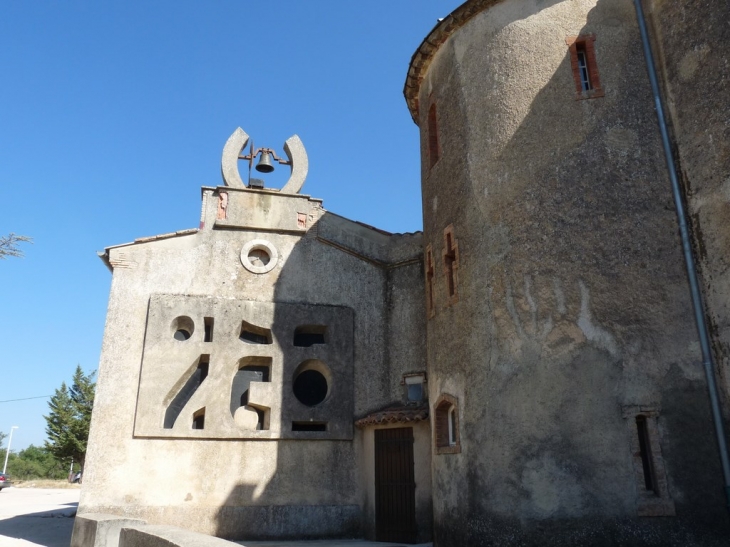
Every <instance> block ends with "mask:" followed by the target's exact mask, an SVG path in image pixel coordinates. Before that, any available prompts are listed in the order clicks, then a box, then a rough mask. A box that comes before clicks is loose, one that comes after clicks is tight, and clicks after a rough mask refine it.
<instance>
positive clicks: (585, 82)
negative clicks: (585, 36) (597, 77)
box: [576, 43, 593, 91]
mask: <svg viewBox="0 0 730 547" xmlns="http://www.w3.org/2000/svg"><path fill="white" fill-rule="evenodd" d="M576 54H577V55H578V73H579V75H580V85H581V89H582V90H583V91H589V90H591V89H593V88H592V87H591V78H590V76H589V74H588V57H587V54H586V48H585V43H581V44H576Z"/></svg>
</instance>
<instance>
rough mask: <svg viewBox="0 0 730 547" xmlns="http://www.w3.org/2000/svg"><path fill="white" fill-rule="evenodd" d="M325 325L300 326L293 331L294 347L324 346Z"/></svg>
mask: <svg viewBox="0 0 730 547" xmlns="http://www.w3.org/2000/svg"><path fill="white" fill-rule="evenodd" d="M326 332H327V327H326V326H325V325H301V326H299V327H297V328H296V329H295V330H294V345H295V346H297V347H300V348H309V347H311V346H313V345H315V344H326V343H327V342H326V340H325V333H326Z"/></svg>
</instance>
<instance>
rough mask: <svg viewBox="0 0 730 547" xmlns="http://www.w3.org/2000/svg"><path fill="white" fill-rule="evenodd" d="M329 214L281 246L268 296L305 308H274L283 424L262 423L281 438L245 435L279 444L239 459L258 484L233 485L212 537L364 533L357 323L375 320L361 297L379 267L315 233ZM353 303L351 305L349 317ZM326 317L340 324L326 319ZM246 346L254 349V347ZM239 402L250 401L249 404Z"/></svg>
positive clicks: (378, 278)
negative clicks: (299, 311)
mask: <svg viewBox="0 0 730 547" xmlns="http://www.w3.org/2000/svg"><path fill="white" fill-rule="evenodd" d="M329 215H330V214H329V213H325V214H324V216H323V217H322V218H321V219H320V220H319V221H318V222H317V223H315V224H314V225H313V226H311V227H310V228H309V231H308V233H307V234H306V236H304V237H302V238H301V239H299V240H298V241H296V243H295V244H294V246H293V248H292V249H291V252H289V253H288V254H286V253H282V252H281V250H280V258H279V261H280V264H282V266H281V269H280V270H279V269H278V268H277V269H275V270H274V271H273V272H272V274H273V273H275V272H277V271H278V280H277V282H276V285H275V291H274V302H275V303H302V304H304V305H305V307H306V309H305V311H304V312H303V313H304V315H302V316H301V317H300V318H293V317H291V315H290V310H289V308H285V307H282V306H277V307H276V308H275V311H274V320H273V324H272V325H271V326H270V328H271V331H272V333H274V343H275V344H279V345H280V347H281V348H282V351H283V355H284V358H283V362H276V361H275V362H273V363H272V365H271V366H272V376H275V375H276V374H277V371H276V370H275V369H276V368H277V367H280V369H281V374H283V378H282V382H281V386H282V393H281V394H280V398H279V400H281V407H282V408H281V423H279V424H276V423H273V422H271V423H269V424H267V426H268V427H273V428H276V427H277V426H278V427H279V428H280V430H281V436H283V437H286V438H285V439H279V440H276V439H272V440H270V441H261V440H259V441H244V442H248V443H251V444H254V445H256V444H260V445H267V444H269V443H276V444H275V450H273V449H272V450H271V451H270V452H269V451H268V450H267V453H269V454H271V453H274V455H273V456H271V455H269V456H266V461H260V460H259V461H253V460H252V461H249V462H246V463H247V464H248V465H251V466H252V467H254V468H257V469H261V470H262V472H261V478H260V480H259V481H258V482H257V483H255V484H238V485H237V486H235V487H234V488H233V489H232V491H231V492H230V494H229V496H228V498H227V500H226V502H225V504H224V507H222V508H221V509H220V511H219V512H218V516H217V526H218V528H217V532H216V535H217V536H219V537H222V538H228V539H249V540H256V539H309V538H328V537H332V538H334V537H340V538H341V537H353V538H354V537H362V514H361V508H360V504H361V502H360V494H359V491H360V485H359V482H358V477H359V475H358V470H357V461H356V453H355V446H354V443H355V441H354V439H353V421H354V420H353V414H354V409H353V403H354V391H355V389H354V382H355V380H354V379H355V378H356V376H357V374H356V371H355V370H354V369H355V357H356V353H357V350H356V349H355V348H356V347H357V345H358V344H359V343H360V340H361V339H360V336H361V333H362V332H363V330H364V331H367V327H363V322H367V321H368V319H370V320H373V319H374V320H376V321H377V319H378V313H380V312H378V311H377V310H376V309H375V304H374V303H373V304H371V305H370V306H368V305H367V304H366V303H367V301H368V300H369V299H370V298H372V300H373V302H377V300H378V298H377V296H378V295H377V292H378V291H380V290H382V287H380V286H378V285H377V284H378V283H380V285H382V278H383V275H384V274H383V272H382V271H381V270H380V269H379V268H378V267H376V266H374V265H370V264H367V263H366V262H363V261H362V260H360V259H358V258H356V257H354V256H352V255H350V254H347V253H345V252H342V251H341V250H339V249H335V248H334V247H332V246H330V245H327V244H325V243H322V242H321V241H320V240H318V239H317V234H318V230H319V226H318V225H319V224H320V223H322V222H326V219H327V217H328V216H329ZM251 237H256V236H251ZM250 275H256V274H250ZM368 285H373V287H368ZM369 288H372V289H373V290H372V291H368V289H369ZM363 306H364V307H363ZM351 309H357V314H358V316H357V317H356V318H354V317H353V315H352V312H351ZM304 316H306V318H304ZM333 317H335V318H336V319H335V321H337V323H338V324H333ZM355 321H360V323H355ZM266 327H268V326H266ZM378 328H380V327H378ZM348 330H349V332H348ZM366 335H367V333H366V332H365V334H364V335H363V336H366ZM353 337H354V338H353ZM249 349H250V351H251V355H255V346H253V345H251V346H249ZM365 351H366V352H367V351H370V350H365ZM373 351H374V350H373ZM373 355H374V354H373ZM375 369H377V372H376V373H375V374H374V375H373V378H372V382H373V383H377V382H378V381H379V380H378V378H377V375H378V374H383V375H385V380H384V381H386V382H387V372H386V371H384V367H375ZM375 369H374V370H375ZM274 399H276V397H275V398H274ZM242 402H243V401H242ZM245 402H246V403H247V404H248V405H249V406H251V405H253V408H254V409H255V408H256V406H255V405H256V401H254V400H246V401H245ZM263 410H264V412H266V413H268V412H269V411H270V409H265V408H264V409H263ZM274 414H276V413H274ZM261 426H262V421H260V423H259V425H258V427H261ZM267 426H264V427H267ZM269 447H270V445H269V446H266V447H265V448H267V449H268V448H269ZM262 448H263V447H262ZM262 453H263V452H262ZM254 460H258V458H254Z"/></svg>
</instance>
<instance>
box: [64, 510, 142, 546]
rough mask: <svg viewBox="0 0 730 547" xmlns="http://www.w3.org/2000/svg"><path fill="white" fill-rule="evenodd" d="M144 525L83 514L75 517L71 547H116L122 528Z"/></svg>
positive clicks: (135, 521) (113, 516) (117, 517)
mask: <svg viewBox="0 0 730 547" xmlns="http://www.w3.org/2000/svg"><path fill="white" fill-rule="evenodd" d="M144 524H146V522H145V521H143V520H140V519H133V518H127V517H119V516H117V515H105V514H103V513H85V514H82V515H76V519H75V520H74V529H73V534H72V535H71V547H117V545H119V531H120V530H121V529H122V527H123V526H141V525H144Z"/></svg>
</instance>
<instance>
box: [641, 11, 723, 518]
mask: <svg viewBox="0 0 730 547" xmlns="http://www.w3.org/2000/svg"><path fill="white" fill-rule="evenodd" d="M634 6H635V7H636V17H637V19H638V21H639V31H640V32H641V41H642V45H643V47H644V57H645V59H646V70H647V72H648V73H649V80H650V81H651V90H652V93H653V95H654V106H655V108H656V114H657V119H658V121H659V131H660V133H661V135H662V146H663V147H664V156H665V158H666V160H667V169H668V171H669V179H670V181H671V183H672V193H673V194H674V206H675V208H676V211H677V220H678V222H679V233H680V236H681V238H682V250H683V251H684V261H685V264H686V266H687V277H688V280H689V286H690V292H691V294H692V307H693V309H694V314H695V324H696V326H697V333H698V334H699V337H700V347H701V348H702V364H703V365H704V367H705V377H706V378H707V387H708V391H709V393H710V406H711V407H712V418H713V421H714V423H715V436H716V437H717V446H718V449H719V452H720V461H721V463H722V473H723V475H724V478H725V499H726V502H727V507H728V510H730V459H729V458H728V452H727V444H726V442H725V430H724V427H723V420H722V412H721V410H720V397H719V395H718V392H717V383H716V382H715V372H714V368H715V364H714V361H713V358H712V348H711V347H710V336H709V333H708V331H707V322H706V320H705V313H704V306H703V303H702V295H701V292H700V285H699V281H698V279H697V267H696V265H695V260H694V256H693V255H692V247H691V245H690V238H689V227H688V225H687V214H686V212H685V209H684V203H683V202H682V194H681V191H680V188H679V182H678V180H677V170H676V167H675V165H674V154H673V153H672V148H671V146H670V142H669V133H668V131H667V123H666V120H665V118H664V105H663V103H662V98H661V95H660V93H659V84H658V81H657V75H656V66H655V64H654V55H653V54H652V50H651V43H650V42H649V33H648V32H647V30H646V20H645V18H644V10H643V8H642V6H641V0H634Z"/></svg>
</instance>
